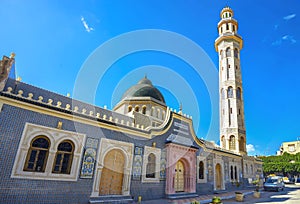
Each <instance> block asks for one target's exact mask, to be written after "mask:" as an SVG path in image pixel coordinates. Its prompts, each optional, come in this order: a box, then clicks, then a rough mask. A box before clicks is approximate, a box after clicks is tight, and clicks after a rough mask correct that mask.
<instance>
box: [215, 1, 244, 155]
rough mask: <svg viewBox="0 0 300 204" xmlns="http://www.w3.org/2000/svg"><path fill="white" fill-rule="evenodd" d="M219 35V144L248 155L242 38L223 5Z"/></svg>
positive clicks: (230, 12)
mask: <svg viewBox="0 0 300 204" xmlns="http://www.w3.org/2000/svg"><path fill="white" fill-rule="evenodd" d="M220 17H221V20H220V22H219V23H218V32H219V37H218V38H217V39H216V41H215V48H216V51H217V52H218V54H219V92H220V145H221V147H222V148H224V149H227V150H230V151H233V152H235V153H238V154H242V155H245V154H247V150H246V128H245V123H244V102H243V86H242V75H241V65H240V50H241V49H242V47H243V39H242V37H241V36H240V35H238V33H237V31H238V22H237V21H236V20H235V19H234V18H233V11H232V9H231V8H229V7H225V8H224V9H223V10H222V11H221V13H220Z"/></svg>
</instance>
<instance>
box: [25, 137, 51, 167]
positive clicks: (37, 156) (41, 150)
mask: <svg viewBox="0 0 300 204" xmlns="http://www.w3.org/2000/svg"><path fill="white" fill-rule="evenodd" d="M49 147H50V141H49V139H48V138H47V137H45V136H39V137H37V138H34V139H33V140H32V142H31V145H30V148H29V150H28V153H27V158H26V162H25V166H24V171H36V172H44V171H45V167H46V163H47V158H48V154H49Z"/></svg>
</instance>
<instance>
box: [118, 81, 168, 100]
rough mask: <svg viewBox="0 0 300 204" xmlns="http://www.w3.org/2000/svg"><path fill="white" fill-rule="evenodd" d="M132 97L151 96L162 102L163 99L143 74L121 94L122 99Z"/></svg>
mask: <svg viewBox="0 0 300 204" xmlns="http://www.w3.org/2000/svg"><path fill="white" fill-rule="evenodd" d="M133 97H151V98H154V99H156V100H158V101H160V102H162V103H165V99H164V97H163V95H162V94H161V93H160V91H159V90H158V89H157V88H155V87H154V86H153V85H152V82H151V81H150V80H149V79H147V77H146V76H145V77H144V78H143V79H141V80H140V81H139V82H138V83H137V84H136V85H134V86H132V87H130V88H129V89H128V90H127V91H126V92H125V93H124V95H123V97H122V99H125V98H133Z"/></svg>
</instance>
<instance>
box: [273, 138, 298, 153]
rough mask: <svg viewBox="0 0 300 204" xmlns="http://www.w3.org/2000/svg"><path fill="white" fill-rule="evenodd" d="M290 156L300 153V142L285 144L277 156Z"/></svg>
mask: <svg viewBox="0 0 300 204" xmlns="http://www.w3.org/2000/svg"><path fill="white" fill-rule="evenodd" d="M285 152H286V153H289V154H297V153H299V152H300V141H292V142H283V143H282V144H281V146H280V149H279V151H277V155H282V154H283V153H285Z"/></svg>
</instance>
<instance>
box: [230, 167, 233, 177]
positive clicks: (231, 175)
mask: <svg viewBox="0 0 300 204" xmlns="http://www.w3.org/2000/svg"><path fill="white" fill-rule="evenodd" d="M230 179H231V180H233V166H230Z"/></svg>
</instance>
